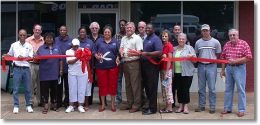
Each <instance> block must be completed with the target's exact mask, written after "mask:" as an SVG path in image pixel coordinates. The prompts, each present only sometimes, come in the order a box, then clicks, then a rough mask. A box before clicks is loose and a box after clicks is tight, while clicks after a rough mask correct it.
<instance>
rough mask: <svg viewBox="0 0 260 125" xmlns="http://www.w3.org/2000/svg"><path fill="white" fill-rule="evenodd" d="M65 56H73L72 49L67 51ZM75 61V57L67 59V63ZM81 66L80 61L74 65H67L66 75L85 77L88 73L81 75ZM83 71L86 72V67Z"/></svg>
mask: <svg viewBox="0 0 260 125" xmlns="http://www.w3.org/2000/svg"><path fill="white" fill-rule="evenodd" d="M79 49H83V48H79ZM66 55H75V51H74V50H73V49H69V50H67V51H66ZM74 59H76V57H67V58H66V60H67V63H68V61H70V60H74ZM81 64H82V62H81V61H80V60H78V61H77V62H75V63H74V64H68V67H69V69H68V74H70V75H76V76H82V75H86V74H87V73H88V72H85V73H83V72H82V69H81ZM85 68H86V69H85V71H87V67H85Z"/></svg>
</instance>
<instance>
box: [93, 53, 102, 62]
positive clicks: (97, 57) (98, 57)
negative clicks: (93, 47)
mask: <svg viewBox="0 0 260 125" xmlns="http://www.w3.org/2000/svg"><path fill="white" fill-rule="evenodd" d="M95 57H96V59H97V60H98V61H100V60H101V59H102V53H96V54H95Z"/></svg>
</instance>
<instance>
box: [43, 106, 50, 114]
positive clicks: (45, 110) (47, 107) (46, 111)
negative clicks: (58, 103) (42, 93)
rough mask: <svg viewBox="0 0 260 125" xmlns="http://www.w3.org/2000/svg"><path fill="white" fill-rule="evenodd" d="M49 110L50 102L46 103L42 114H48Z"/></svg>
mask: <svg viewBox="0 0 260 125" xmlns="http://www.w3.org/2000/svg"><path fill="white" fill-rule="evenodd" d="M48 110H49V106H48V104H44V107H43V110H42V114H47V113H48Z"/></svg>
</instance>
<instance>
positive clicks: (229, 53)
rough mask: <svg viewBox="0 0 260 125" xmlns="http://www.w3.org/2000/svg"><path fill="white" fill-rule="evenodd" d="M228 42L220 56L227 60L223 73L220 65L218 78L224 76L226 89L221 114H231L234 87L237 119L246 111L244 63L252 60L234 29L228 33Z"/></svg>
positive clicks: (246, 46) (247, 47) (248, 49)
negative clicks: (236, 93) (236, 96)
mask: <svg viewBox="0 0 260 125" xmlns="http://www.w3.org/2000/svg"><path fill="white" fill-rule="evenodd" d="M228 36H229V40H230V41H228V42H227V43H226V44H225V46H224V48H223V52H222V54H221V56H220V58H221V59H226V60H228V64H227V66H226V72H225V64H222V70H221V73H220V76H221V77H223V76H226V89H225V99H224V111H223V112H221V114H228V113H231V112H232V106H233V94H234V86H235V84H236V86H237V91H238V113H237V116H238V117H243V116H244V115H245V111H246V92H245V86H246V62H247V61H249V60H250V59H252V54H251V50H250V47H249V45H248V44H247V42H246V41H244V40H241V39H239V33H238V30H236V29H230V30H229V32H228Z"/></svg>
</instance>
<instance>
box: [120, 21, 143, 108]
mask: <svg viewBox="0 0 260 125" xmlns="http://www.w3.org/2000/svg"><path fill="white" fill-rule="evenodd" d="M134 31H135V25H134V23H133V22H128V23H127V24H126V36H124V37H123V38H122V40H121V45H120V50H119V51H120V54H121V57H122V58H123V61H124V63H123V72H124V75H125V83H126V97H127V102H128V106H127V107H126V108H125V109H126V110H127V109H129V112H130V113H133V112H136V111H138V110H139V108H140V107H141V79H142V78H141V67H140V66H141V64H140V60H139V59H140V56H134V55H131V54H129V52H128V51H129V50H135V51H138V52H141V50H143V40H142V38H141V37H140V36H138V35H136V34H135V33H134Z"/></svg>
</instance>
